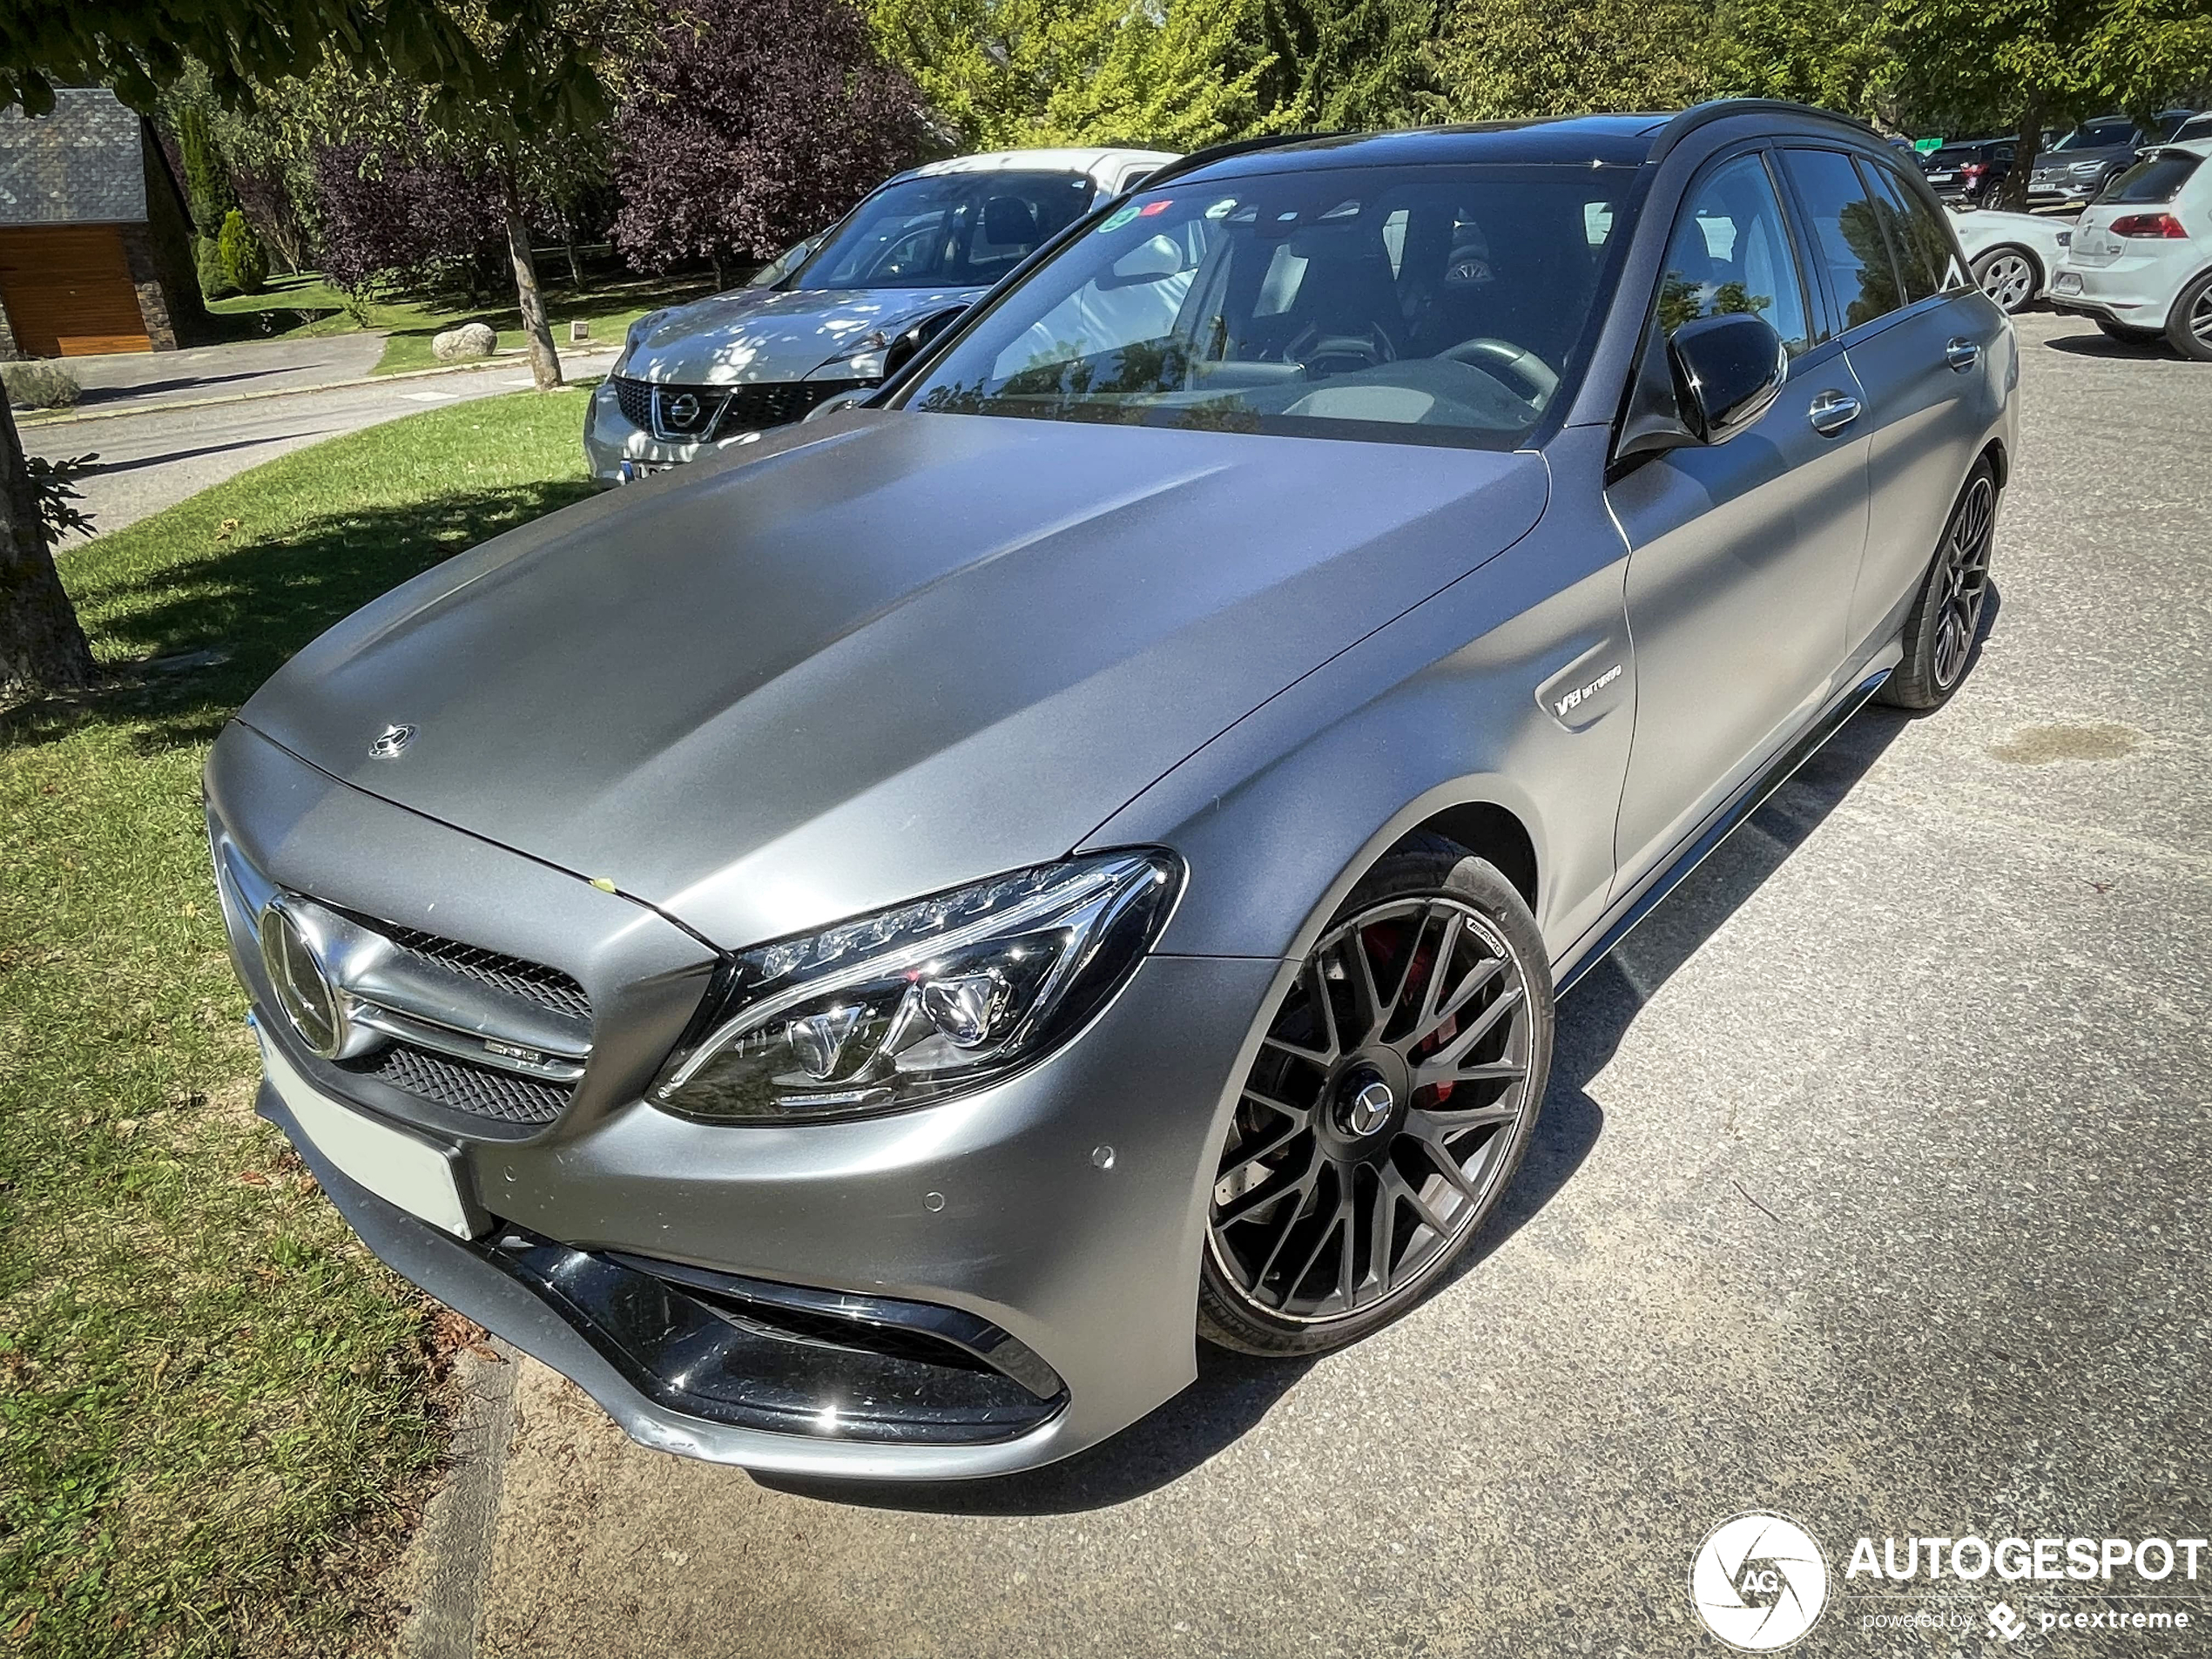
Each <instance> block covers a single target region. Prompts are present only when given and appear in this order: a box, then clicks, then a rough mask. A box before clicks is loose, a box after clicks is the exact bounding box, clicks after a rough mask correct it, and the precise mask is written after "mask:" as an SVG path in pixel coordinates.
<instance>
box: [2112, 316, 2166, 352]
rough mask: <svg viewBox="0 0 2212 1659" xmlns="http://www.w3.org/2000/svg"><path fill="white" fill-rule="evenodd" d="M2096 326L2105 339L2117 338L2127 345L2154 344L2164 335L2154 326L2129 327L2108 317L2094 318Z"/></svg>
mask: <svg viewBox="0 0 2212 1659" xmlns="http://www.w3.org/2000/svg"><path fill="white" fill-rule="evenodd" d="M2096 324H2097V327H2099V328H2101V329H2102V330H2103V331H2104V335H2105V338H2106V339H2107V340H2117V341H2121V342H2122V343H2123V344H2126V345H2129V346H2155V345H2156V344H2157V343H2158V342H2159V341H2161V340H2162V339H2164V338H2165V336H2164V334H2161V332H2160V331H2159V330H2158V329H2155V328H2130V327H2128V325H2127V324H2126V323H2124V322H2114V321H2113V320H2111V319H2110V318H2108V317H2099V318H2098V319H2096Z"/></svg>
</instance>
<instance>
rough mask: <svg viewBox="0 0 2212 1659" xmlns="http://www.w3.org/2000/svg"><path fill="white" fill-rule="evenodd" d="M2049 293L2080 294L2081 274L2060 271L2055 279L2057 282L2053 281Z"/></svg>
mask: <svg viewBox="0 0 2212 1659" xmlns="http://www.w3.org/2000/svg"><path fill="white" fill-rule="evenodd" d="M2051 292H2052V293H2080V292H2081V273H2080V272H2078V271H2061V272H2060V273H2059V274H2058V279H2057V280H2055V281H2054V282H2053V283H2052V284H2051Z"/></svg>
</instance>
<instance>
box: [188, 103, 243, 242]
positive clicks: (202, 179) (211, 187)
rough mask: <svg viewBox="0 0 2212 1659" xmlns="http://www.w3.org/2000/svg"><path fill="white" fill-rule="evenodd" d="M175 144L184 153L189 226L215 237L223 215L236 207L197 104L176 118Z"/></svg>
mask: <svg viewBox="0 0 2212 1659" xmlns="http://www.w3.org/2000/svg"><path fill="white" fill-rule="evenodd" d="M177 144H178V146H179V149H181V150H182V151H183V152H184V158H185V199H186V200H187V201H188V202H189V203H190V204H191V206H192V225H193V226H194V227H195V228H196V229H197V230H198V232H199V234H200V235H202V236H219V235H220V234H221V233H222V230H223V216H224V215H225V214H226V213H228V212H230V211H231V209H232V208H233V207H235V206H238V197H237V196H236V195H235V194H234V193H233V191H232V189H231V173H230V169H229V168H228V167H226V166H225V165H223V157H222V152H220V151H219V150H218V149H217V148H216V147H215V138H214V135H213V134H212V132H209V131H208V126H207V112H206V111H205V110H204V109H202V108H200V107H199V105H188V106H187V107H186V108H185V111H183V113H182V114H181V115H180V116H179V118H178V121H177Z"/></svg>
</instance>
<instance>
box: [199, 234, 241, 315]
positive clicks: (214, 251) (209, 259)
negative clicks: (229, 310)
mask: <svg viewBox="0 0 2212 1659" xmlns="http://www.w3.org/2000/svg"><path fill="white" fill-rule="evenodd" d="M192 264H193V265H194V266H196V267H197V268H198V270H199V292H200V294H201V296H202V297H203V298H206V299H209V300H222V299H226V298H228V297H229V296H230V295H232V294H233V293H237V292H238V288H237V286H236V285H235V284H234V283H233V282H232V281H231V278H230V273H229V272H227V271H226V270H224V269H223V249H222V245H221V244H220V243H219V242H218V241H217V240H216V239H215V238H213V237H212V236H199V237H195V238H193V239H192Z"/></svg>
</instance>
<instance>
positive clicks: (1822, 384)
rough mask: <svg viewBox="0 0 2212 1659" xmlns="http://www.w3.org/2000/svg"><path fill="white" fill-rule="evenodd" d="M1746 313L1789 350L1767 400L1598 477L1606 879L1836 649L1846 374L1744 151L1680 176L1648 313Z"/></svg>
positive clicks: (1674, 825)
mask: <svg viewBox="0 0 2212 1659" xmlns="http://www.w3.org/2000/svg"><path fill="white" fill-rule="evenodd" d="M1744 311H1750V312H1757V313H1758V314H1760V315H1763V316H1764V317H1765V318H1766V320H1768V321H1769V322H1770V323H1772V324H1773V325H1774V327H1775V331H1776V332H1777V334H1780V335H1781V336H1782V338H1783V341H1784V345H1785V346H1786V347H1788V349H1789V351H1790V353H1791V368H1790V377H1789V381H1788V383H1787V384H1786V385H1785V386H1784V388H1783V391H1782V395H1781V396H1780V397H1779V398H1777V400H1776V401H1775V403H1774V405H1773V407H1772V408H1770V409H1769V410H1768V411H1767V413H1766V414H1765V415H1764V416H1763V417H1762V418H1761V419H1760V420H1759V421H1758V422H1757V424H1755V425H1754V426H1752V427H1751V428H1749V429H1748V430H1746V431H1744V432H1743V433H1741V434H1739V435H1737V436H1736V437H1734V438H1731V439H1730V440H1729V441H1728V442H1725V443H1722V444H1718V445H1715V446H1713V447H1711V448H1683V449H1674V450H1669V451H1668V452H1666V453H1665V454H1662V455H1656V456H1654V457H1652V458H1651V459H1649V460H1647V461H1644V462H1642V463H1641V464H1638V465H1636V466H1635V467H1634V468H1633V469H1630V470H1629V471H1628V472H1627V473H1626V474H1624V475H1622V476H1621V477H1619V478H1617V479H1615V481H1614V482H1613V483H1612V484H1611V486H1610V487H1609V488H1608V489H1607V491H1606V499H1607V502H1608V504H1609V505H1610V506H1611V508H1612V509H1613V514H1614V517H1615V521H1616V522H1617V523H1619V525H1620V527H1621V530H1622V535H1623V536H1626V537H1627V539H1628V543H1629V583H1628V609H1629V630H1630V632H1631V634H1632V635H1633V637H1634V639H1635V669H1636V725H1635V742H1634V745H1633V748H1632V750H1631V752H1630V754H1629V772H1628V778H1627V782H1626V785H1625V786H1624V788H1623V790H1622V799H1621V813H1620V819H1619V824H1618V828H1617V830H1616V833H1615V853H1616V856H1617V860H1618V863H1619V866H1620V869H1621V873H1622V882H1623V883H1627V882H1633V881H1634V880H1636V879H1638V878H1639V877H1641V876H1642V874H1644V873H1646V872H1648V871H1649V868H1650V867H1651V866H1652V865H1653V864H1654V863H1655V862H1656V861H1657V860H1659V859H1661V858H1662V857H1663V856H1664V855H1665V854H1667V853H1669V852H1670V851H1671V850H1672V849H1673V848H1674V847H1675V846H1676V845H1678V844H1679V843H1680V842H1681V841H1682V840H1683V839H1684V838H1685V837H1687V836H1688V835H1689V834H1691V833H1694V832H1695V831H1696V830H1697V829H1698V828H1699V827H1701V826H1702V825H1703V821H1704V819H1706V818H1707V817H1708V816H1709V815H1710V813H1712V811H1713V810H1714V809H1716V807H1718V806H1721V805H1723V803H1724V802H1725V801H1727V800H1728V799H1730V797H1731V796H1732V795H1733V794H1734V793H1735V792H1737V789H1739V788H1740V787H1741V786H1743V784H1744V783H1745V782H1746V781H1747V780H1748V779H1750V776H1751V775H1752V774H1753V773H1754V772H1757V770H1758V769H1759V768H1760V766H1762V765H1764V763H1765V761H1766V760H1767V759H1768V758H1769V757H1770V755H1771V754H1772V753H1773V752H1774V751H1775V750H1776V749H1777V747H1778V746H1779V745H1781V744H1782V743H1783V742H1784V741H1786V740H1787V738H1789V737H1790V736H1791V735H1792V734H1793V733H1795V732H1796V731H1797V729H1798V728H1799V727H1801V726H1802V725H1804V723H1805V722H1806V721H1807V720H1809V719H1811V718H1812V716H1813V715H1814V714H1815V713H1816V712H1817V710H1818V708H1819V705H1820V704H1821V702H1822V701H1823V699H1824V695H1825V693H1826V690H1827V687H1828V685H1829V683H1830V681H1831V677H1832V676H1833V675H1834V673H1835V671H1836V670H1837V668H1838V665H1839V664H1840V663H1841V661H1842V658H1843V652H1844V619H1845V617H1846V616H1847V614H1848V612H1849V610H1850V606H1851V590H1852V585H1853V583H1854V582H1855V581H1856V580H1857V577H1858V565H1859V555H1860V551H1861V550H1862V548H1863V547H1864V546H1865V536H1866V455H1865V443H1864V442H1863V440H1862V439H1861V438H1860V437H1859V436H1858V423H1857V422H1856V421H1854V420H1853V419H1852V418H1851V415H1850V413H1849V411H1850V409H1851V408H1852V407H1853V406H1854V405H1855V404H1856V403H1857V401H1858V400H1859V388H1858V381H1857V380H1856V379H1855V378H1854V376H1853V374H1852V373H1851V365H1850V363H1849V362H1848V361H1846V359H1845V358H1844V353H1843V350H1842V348H1841V347H1840V346H1838V345H1837V344H1836V343H1835V342H1834V341H1831V340H1828V339H1826V338H1825V337H1824V336H1825V334H1826V330H1824V328H1823V327H1822V325H1821V322H1820V319H1819V314H1818V310H1817V307H1816V306H1815V305H1814V304H1813V302H1812V298H1811V293H1810V292H1809V291H1808V289H1807V287H1806V285H1805V283H1804V278H1803V273H1802V260H1801V259H1800V257H1799V254H1798V251H1797V246H1796V244H1795V242H1794V239H1793V238H1792V235H1791V229H1790V224H1789V219H1788V215H1787V213H1786V212H1784V208H1783V206H1782V202H1781V198H1780V196H1779V194H1778V192H1777V188H1776V185H1775V181H1774V179H1773V177H1772V175H1771V173H1770V169H1769V163H1768V160H1767V158H1766V157H1765V156H1764V154H1762V153H1761V152H1759V151H1757V150H1750V151H1746V152H1742V153H1739V154H1736V155H1732V156H1726V157H1723V158H1721V159H1719V160H1717V161H1716V162H1714V163H1713V164H1711V165H1709V167H1708V168H1707V170H1706V171H1705V172H1703V174H1701V175H1700V176H1699V178H1698V179H1697V180H1696V182H1695V183H1693V184H1692V185H1690V187H1689V191H1688V192H1686V193H1685V194H1684V196H1683V206H1682V208H1681V211H1680V212H1679V214H1678V215H1677V217H1676V222H1675V226H1674V229H1673V231H1672V232H1671V233H1670V235H1669V242H1668V249H1667V258H1666V264H1665V270H1664V273H1663V274H1662V278H1661V280H1660V287H1659V292H1658V293H1657V295H1656V299H1655V302H1654V305H1653V309H1652V314H1651V318H1650V322H1649V327H1654V328H1656V329H1659V330H1661V331H1662V332H1664V333H1671V332H1673V330H1675V329H1676V328H1678V327H1681V326H1682V325H1683V323H1684V322H1687V321H1689V320H1690V319H1691V318H1693V317H1700V316H1711V315H1715V314H1720V313H1724V312H1744ZM1615 890H1616V891H1619V890H1620V888H1619V887H1617V886H1616V889H1615Z"/></svg>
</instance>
